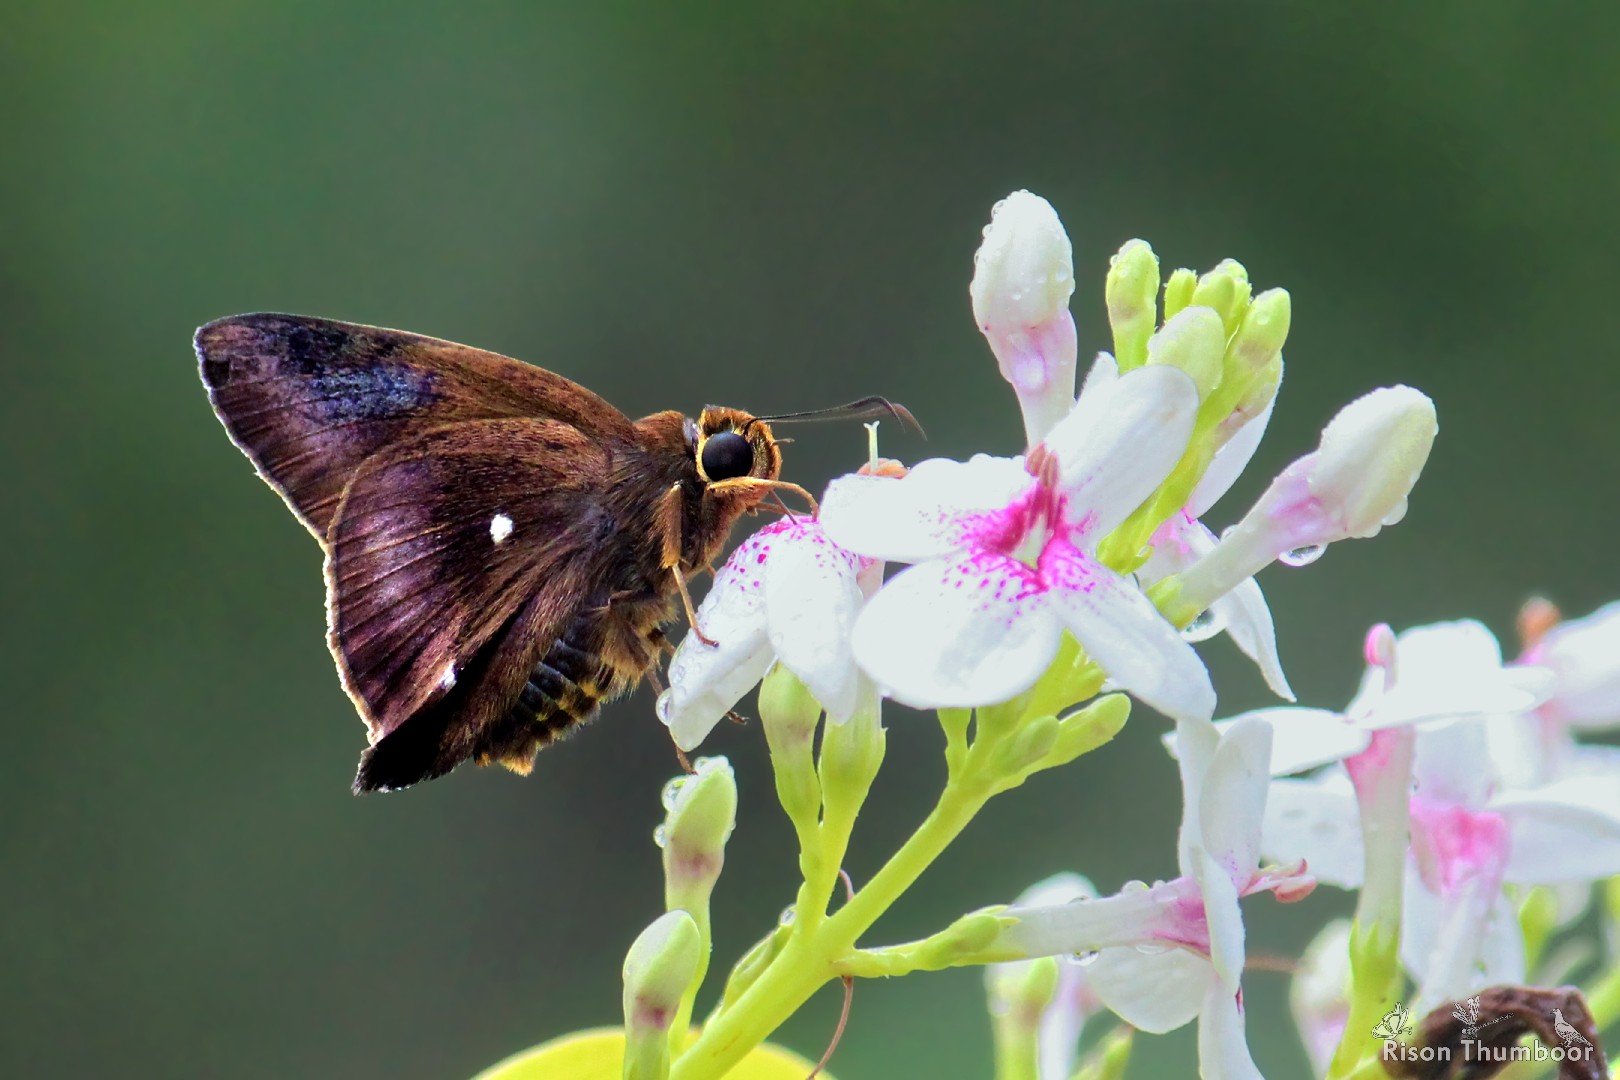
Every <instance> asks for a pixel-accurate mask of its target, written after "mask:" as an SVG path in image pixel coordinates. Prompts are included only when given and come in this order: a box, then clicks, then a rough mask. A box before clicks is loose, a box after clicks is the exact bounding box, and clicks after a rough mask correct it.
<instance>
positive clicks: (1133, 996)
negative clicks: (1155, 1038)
mask: <svg viewBox="0 0 1620 1080" xmlns="http://www.w3.org/2000/svg"><path fill="white" fill-rule="evenodd" d="M1214 975H1215V971H1214V969H1213V968H1212V967H1210V964H1209V961H1208V960H1205V959H1204V958H1203V957H1202V956H1198V955H1197V954H1195V953H1190V952H1188V951H1186V950H1185V949H1169V950H1167V951H1165V952H1162V953H1157V954H1153V955H1149V954H1147V953H1143V952H1140V951H1138V950H1137V949H1136V948H1135V946H1128V945H1120V946H1116V947H1114V948H1112V949H1103V950H1102V951H1100V952H1099V953H1098V954H1097V955H1096V957H1095V958H1094V959H1093V960H1092V961H1091V962H1090V963H1089V964H1088V965H1087V966H1086V981H1087V982H1088V983H1090V984H1091V989H1092V990H1094V991H1095V992H1096V994H1097V998H1098V999H1099V1000H1100V1001H1101V1002H1102V1003H1103V1004H1104V1005H1106V1006H1108V1008H1110V1009H1112V1010H1113V1011H1114V1012H1115V1013H1117V1014H1118V1015H1119V1018H1120V1019H1121V1020H1123V1021H1125V1022H1126V1023H1127V1024H1130V1025H1131V1026H1132V1027H1137V1028H1141V1029H1142V1030H1143V1031H1147V1032H1151V1033H1152V1034H1154V1035H1162V1034H1164V1033H1165V1032H1166V1031H1174V1030H1175V1029H1176V1028H1178V1027H1181V1026H1182V1025H1183V1024H1185V1023H1187V1021H1189V1020H1191V1019H1192V1018H1193V1017H1195V1016H1197V1015H1198V1010H1199V1008H1200V1007H1201V1006H1202V1005H1203V1002H1204V987H1205V986H1206V985H1207V984H1209V983H1216V985H1219V981H1218V980H1217V979H1215V977H1214Z"/></svg>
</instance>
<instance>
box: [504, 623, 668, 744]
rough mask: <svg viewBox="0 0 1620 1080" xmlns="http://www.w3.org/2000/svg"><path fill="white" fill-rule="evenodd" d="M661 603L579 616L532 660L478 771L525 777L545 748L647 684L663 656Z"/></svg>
mask: <svg viewBox="0 0 1620 1080" xmlns="http://www.w3.org/2000/svg"><path fill="white" fill-rule="evenodd" d="M667 617H668V613H667V610H666V608H665V605H664V604H663V603H661V602H660V603H657V604H650V605H649V604H635V605H619V606H616V607H610V608H605V609H604V608H594V609H590V610H587V611H583V612H581V613H580V614H578V615H575V616H574V618H573V620H572V621H571V622H570V623H569V624H568V627H567V628H566V629H565V630H564V631H563V633H562V635H561V636H560V637H558V638H557V640H555V641H553V642H552V643H551V646H550V647H549V648H548V649H547V650H546V651H545V653H543V654H542V655H541V657H540V659H538V660H536V661H535V662H534V666H533V667H532V668H531V669H530V670H529V674H528V679H527V681H526V682H525V683H524V685H523V689H522V690H521V691H520V692H519V693H518V697H517V700H516V701H514V702H513V703H512V706H511V707H510V708H509V709H508V710H507V712H506V715H505V716H504V717H502V719H501V720H500V721H499V722H498V723H496V724H495V725H493V726H492V727H491V728H490V730H489V732H488V733H487V735H486V737H485V738H484V739H482V740H480V745H479V749H478V752H477V754H476V760H477V762H478V764H480V765H489V764H494V763H497V762H498V763H499V764H502V765H505V766H506V767H507V768H509V769H512V770H514V771H515V772H520V773H527V772H528V771H529V769H530V768H531V767H532V766H533V764H534V756H535V754H536V753H538V752H539V751H540V750H541V748H543V747H545V746H547V745H549V744H551V743H553V742H556V741H557V740H558V739H561V738H563V737H564V736H566V735H569V734H571V733H572V732H573V731H574V730H575V729H576V728H578V727H580V726H581V725H583V724H585V723H588V722H589V721H590V720H592V719H594V718H595V716H596V713H597V711H598V710H599V709H600V708H601V705H602V703H603V702H606V701H612V700H613V699H614V698H616V697H618V696H619V695H621V694H623V693H626V692H627V691H629V690H631V689H632V688H634V687H635V685H636V684H637V683H638V682H640V681H641V679H642V677H643V676H644V675H645V674H646V673H647V670H648V669H649V668H651V667H652V666H653V663H654V661H655V660H656V659H657V657H658V653H659V650H660V647H661V646H660V642H662V640H663V632H662V630H660V629H659V624H660V623H662V622H663V621H665V619H666V618H667Z"/></svg>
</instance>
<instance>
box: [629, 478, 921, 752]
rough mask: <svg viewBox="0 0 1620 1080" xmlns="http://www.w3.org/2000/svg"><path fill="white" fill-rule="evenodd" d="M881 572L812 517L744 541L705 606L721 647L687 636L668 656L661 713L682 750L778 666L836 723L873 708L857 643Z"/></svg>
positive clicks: (702, 612)
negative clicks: (858, 620) (854, 629)
mask: <svg viewBox="0 0 1620 1080" xmlns="http://www.w3.org/2000/svg"><path fill="white" fill-rule="evenodd" d="M877 482H878V483H884V484H893V483H895V482H896V481H894V480H888V479H879V480H877ZM882 574H883V567H882V564H881V563H875V562H873V561H872V560H870V559H863V558H861V557H860V556H858V555H852V554H850V553H849V552H847V551H844V550H842V549H841V548H839V547H838V546H837V545H836V544H834V543H833V542H832V541H831V540H829V539H828V538H827V534H826V533H825V532H824V531H823V529H822V528H821V525H820V523H819V522H817V521H815V520H813V519H810V518H784V519H782V520H781V521H777V522H773V523H772V524H770V525H767V526H766V527H765V528H763V529H760V530H759V531H758V532H756V533H754V535H752V536H750V537H749V538H748V539H747V540H745V541H743V542H742V544H740V545H739V546H738V547H737V550H736V551H734V552H732V554H731V558H729V559H727V560H726V564H725V565H724V566H722V567H721V568H720V571H719V572H718V573H717V574H716V575H715V578H714V587H713V588H711V589H710V590H709V594H708V595H707V596H706V597H704V599H703V603H702V605H701V606H700V607H699V608H698V610H697V622H698V626H699V627H701V628H702V630H703V634H704V636H705V637H708V638H709V639H710V640H712V641H713V642H715V644H713V645H709V644H706V643H705V642H704V641H703V640H702V639H701V638H699V637H698V636H697V635H696V634H688V635H687V636H686V638H685V639H684V640H683V641H682V642H681V644H680V647H679V648H677V649H676V650H675V655H674V656H673V657H672V658H671V659H670V662H669V689H667V690H665V691H664V692H663V693H662V694H660V695H659V696H658V706H657V709H658V717H659V719H660V720H662V721H663V722H664V723H665V724H667V725H668V726H669V729H670V734H671V735H672V736H673V737H674V739H675V744H676V745H677V746H679V747H680V748H681V749H683V750H690V749H692V748H693V747H695V746H697V745H698V744H699V743H700V742H702V741H703V739H704V737H705V736H707V735H708V733H709V732H710V731H711V730H712V729H713V728H714V725H715V724H716V723H718V722H719V721H720V719H721V717H723V716H725V715H726V713H727V712H728V711H729V710H730V709H731V707H732V706H733V705H735V704H736V703H737V701H738V699H740V698H741V697H742V696H743V695H744V694H746V693H747V692H748V691H749V689H750V688H752V687H753V685H754V684H755V683H757V682H759V680H760V679H761V678H763V677H764V675H765V672H766V671H767V670H769V669H770V666H771V664H772V663H773V662H776V661H780V662H781V663H782V664H783V666H785V667H787V668H788V669H789V670H790V671H792V672H793V673H794V674H795V675H797V676H798V677H799V681H800V682H802V683H804V685H805V686H806V687H807V688H808V689H809V691H810V693H811V694H812V695H813V696H814V697H815V699H816V700H817V701H818V702H820V703H821V706H822V708H824V709H826V710H827V717H828V719H829V720H831V721H832V722H834V723H841V722H842V721H844V720H846V719H848V718H849V717H850V716H851V715H853V714H854V713H855V712H856V711H857V710H858V709H868V710H869V709H873V708H875V707H876V691H875V690H874V688H873V687H872V685H871V683H870V681H869V680H867V679H866V678H865V677H864V676H862V675H861V673H860V670H859V669H858V668H857V667H856V666H855V662H854V659H853V658H852V657H851V655H850V651H849V638H850V627H851V626H852V625H853V624H854V622H855V617H856V615H857V613H858V612H859V611H860V609H861V605H862V604H863V603H864V602H865V600H866V597H867V596H868V595H870V594H871V592H872V591H873V590H875V589H876V588H877V585H878V582H879V581H880V580H881V577H882Z"/></svg>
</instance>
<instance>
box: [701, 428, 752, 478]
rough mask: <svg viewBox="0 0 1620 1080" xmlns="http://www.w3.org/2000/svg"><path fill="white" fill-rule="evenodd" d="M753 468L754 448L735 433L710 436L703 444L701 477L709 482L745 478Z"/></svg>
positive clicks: (725, 432)
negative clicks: (705, 477) (706, 478)
mask: <svg viewBox="0 0 1620 1080" xmlns="http://www.w3.org/2000/svg"><path fill="white" fill-rule="evenodd" d="M753 467H754V448H753V447H752V446H750V445H748V440H747V439H745V438H743V437H742V436H741V435H739V434H737V433H736V432H735V431H722V432H720V434H718V435H711V436H710V437H709V438H708V439H706V440H705V441H704V443H703V475H705V476H707V477H708V478H709V479H710V480H732V479H735V478H736V477H739V476H747V475H748V473H749V470H751V469H752V468H753Z"/></svg>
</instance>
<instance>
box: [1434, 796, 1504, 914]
mask: <svg viewBox="0 0 1620 1080" xmlns="http://www.w3.org/2000/svg"><path fill="white" fill-rule="evenodd" d="M1411 806H1412V850H1413V853H1414V854H1416V855H1417V858H1418V866H1419V867H1420V868H1421V869H1422V870H1423V872H1424V877H1425V878H1426V879H1427V878H1430V877H1432V878H1434V879H1435V880H1432V881H1430V884H1431V885H1434V886H1437V887H1438V888H1439V889H1440V890H1443V891H1450V890H1452V889H1455V888H1456V887H1457V886H1459V885H1461V884H1462V883H1464V882H1465V881H1467V880H1469V879H1470V878H1474V877H1479V876H1486V875H1489V876H1492V877H1495V876H1499V875H1500V874H1501V873H1502V869H1503V867H1504V866H1505V865H1506V863H1507V857H1508V850H1509V846H1510V842H1509V835H1508V826H1507V820H1506V819H1505V818H1503V817H1502V815H1501V814H1493V813H1491V812H1490V811H1487V810H1471V809H1469V808H1468V807H1466V806H1460V805H1458V804H1456V803H1449V802H1440V801H1438V800H1434V799H1425V798H1423V797H1422V796H1413V798H1412V804H1411Z"/></svg>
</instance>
